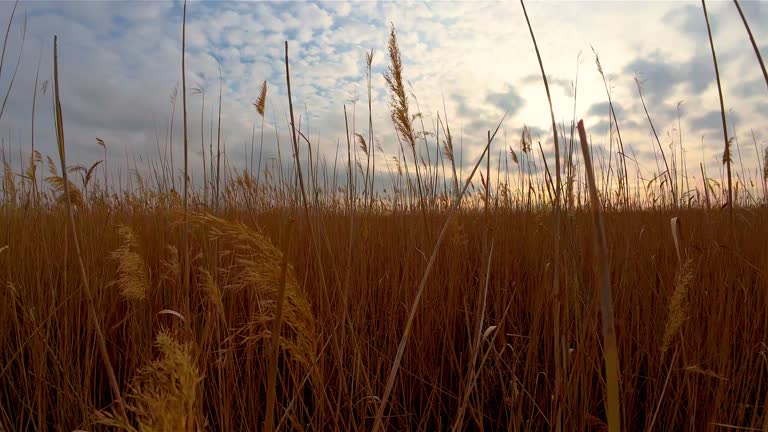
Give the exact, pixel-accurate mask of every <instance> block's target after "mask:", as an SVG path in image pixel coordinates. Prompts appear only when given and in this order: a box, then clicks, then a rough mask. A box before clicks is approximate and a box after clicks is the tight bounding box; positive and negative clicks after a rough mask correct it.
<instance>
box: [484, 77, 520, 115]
mask: <svg viewBox="0 0 768 432" xmlns="http://www.w3.org/2000/svg"><path fill="white" fill-rule="evenodd" d="M485 101H486V102H488V103H490V104H491V105H493V106H495V107H496V108H498V109H499V110H501V111H502V112H508V113H509V114H512V115H514V114H516V113H518V112H519V111H520V109H521V108H522V107H523V105H525V100H524V99H523V98H522V97H520V94H519V93H518V92H517V90H515V88H514V87H513V86H511V85H509V84H507V86H506V89H505V90H503V91H500V92H488V94H487V95H486V97H485Z"/></svg>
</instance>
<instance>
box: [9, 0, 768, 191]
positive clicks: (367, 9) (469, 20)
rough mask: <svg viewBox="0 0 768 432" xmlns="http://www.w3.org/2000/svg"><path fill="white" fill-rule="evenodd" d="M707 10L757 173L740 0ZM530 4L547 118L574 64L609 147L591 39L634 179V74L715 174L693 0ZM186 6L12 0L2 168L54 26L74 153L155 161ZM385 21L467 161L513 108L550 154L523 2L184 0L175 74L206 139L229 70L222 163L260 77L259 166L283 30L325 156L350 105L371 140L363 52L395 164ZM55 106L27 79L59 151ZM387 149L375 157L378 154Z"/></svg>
mask: <svg viewBox="0 0 768 432" xmlns="http://www.w3.org/2000/svg"><path fill="white" fill-rule="evenodd" d="M12 7H13V4H12V3H11V2H2V3H0V21H1V22H4V23H5V22H7V20H8V16H9V14H10V12H11V9H12ZM742 7H743V9H744V11H745V13H746V15H747V18H748V20H749V22H750V24H751V26H752V30H753V32H754V34H755V38H756V40H757V41H758V44H759V45H760V48H761V52H762V55H763V56H764V57H765V56H768V3H766V2H749V1H744V2H743V3H742ZM708 9H709V14H710V20H711V22H712V24H713V31H714V38H715V46H716V49H717V54H718V60H719V63H720V70H721V77H722V79H723V82H724V98H725V106H726V110H728V111H729V119H730V120H731V124H730V125H729V127H730V128H731V133H735V134H736V136H737V137H738V139H739V142H740V146H741V153H742V155H741V156H742V160H743V163H744V167H745V170H751V173H752V175H753V176H756V174H755V172H756V170H757V159H756V151H755V146H754V144H753V141H752V135H751V132H750V129H753V130H754V133H755V136H756V139H757V144H758V146H764V145H766V140H768V131H766V129H765V124H766V123H765V120H766V118H768V88H767V87H766V84H765V82H764V81H763V78H762V74H761V72H760V69H759V66H758V63H757V61H756V59H755V55H754V52H753V50H752V46H751V45H750V43H749V40H748V38H747V35H746V31H745V29H744V27H743V25H742V24H741V20H740V18H739V16H738V13H737V11H736V9H735V7H734V5H733V4H732V3H731V2H712V3H711V4H708ZM528 12H529V16H530V19H531V21H532V24H533V26H534V30H535V32H536V37H537V39H538V42H539V47H540V49H541V53H542V60H543V62H544V66H545V68H546V71H547V75H548V76H549V80H550V84H551V87H552V96H553V100H554V104H555V115H556V119H557V121H558V122H565V123H566V124H568V123H569V122H570V120H571V118H572V117H573V107H574V100H573V96H574V91H573V81H574V79H575V77H576V73H577V69H578V73H579V75H578V76H579V81H578V89H577V96H578V97H577V102H576V103H577V105H576V117H577V118H584V119H585V123H586V125H587V128H588V129H589V131H590V132H591V133H592V136H593V141H594V144H595V145H598V146H600V145H605V146H607V143H608V108H607V103H606V102H607V97H606V92H605V88H604V87H603V82H602V80H601V78H600V75H599V73H598V71H597V68H596V66H595V58H594V54H593V52H592V49H591V47H594V49H595V50H596V51H597V52H598V53H599V55H600V59H601V62H602V66H603V69H604V71H605V73H606V75H607V78H608V81H609V87H610V90H611V93H612V98H613V100H614V102H615V107H616V112H617V116H618V118H619V122H620V126H621V128H622V137H623V138H624V141H625V146H628V145H629V146H631V150H633V151H634V154H635V155H636V157H637V160H638V161H639V163H640V164H641V166H642V167H643V169H644V173H643V174H644V175H645V176H646V177H649V178H650V177H651V176H652V175H653V173H652V172H653V171H655V170H656V162H655V157H654V153H653V142H652V140H651V134H650V133H651V132H650V128H649V127H648V123H647V120H646V118H645V114H644V112H643V110H642V106H641V104H640V100H639V98H638V94H637V88H636V86H635V82H634V78H635V77H638V78H639V79H640V80H642V81H643V82H644V95H645V97H646V102H647V104H648V109H649V111H650V114H651V116H652V117H653V120H654V122H655V125H656V127H657V130H658V131H659V135H660V136H661V139H662V143H664V145H668V144H669V142H670V141H671V140H672V138H670V137H673V136H674V137H675V138H674V139H675V140H676V139H677V136H678V131H677V130H676V128H677V112H678V106H679V105H678V103H679V102H681V101H682V102H683V103H682V105H680V112H681V114H682V132H683V142H684V144H685V145H686V152H687V154H686V160H687V161H688V164H689V166H692V167H698V164H699V162H701V161H704V162H705V163H706V164H707V167H708V168H709V169H710V170H713V172H718V170H719V169H720V168H719V166H720V164H719V163H718V159H719V158H720V157H721V153H722V146H723V144H722V131H721V123H720V117H719V103H718V96H717V87H716V84H715V80H714V68H713V65H712V59H711V53H710V48H709V44H708V39H707V34H706V25H705V21H704V15H703V13H702V10H701V4H700V3H696V2H690V3H689V2H678V1H674V2H672V1H670V2H651V3H646V2H642V3H641V2H619V1H615V2H558V3H555V2H541V3H538V2H537V3H533V2H531V3H530V4H529V5H528ZM181 14H182V3H180V2H178V1H175V2H160V1H152V2H149V1H144V2H108V1H55V2H45V1H22V2H21V3H20V4H19V8H18V11H17V16H16V20H15V22H14V26H13V28H12V30H11V34H10V37H9V44H8V52H7V54H6V66H5V67H4V68H3V70H2V75H0V92H2V93H4V92H5V89H6V88H7V86H8V83H9V80H10V77H11V73H12V67H13V65H14V64H15V60H16V58H17V56H18V52H19V39H20V38H19V36H20V34H21V28H22V21H23V19H24V16H26V26H27V38H26V42H25V45H24V51H23V54H22V56H21V65H20V67H19V72H18V75H17V76H16V80H15V82H14V85H13V89H12V92H11V95H10V97H9V100H8V104H7V107H6V111H5V112H4V113H3V117H2V119H0V136H2V137H3V145H4V148H5V149H6V151H9V150H12V152H11V153H12V154H13V156H12V159H14V160H15V161H16V162H14V164H16V163H17V161H18V158H19V156H18V154H19V148H20V147H21V150H22V151H23V152H24V153H28V152H29V143H30V133H31V124H30V123H31V112H32V94H33V87H34V79H35V71H36V68H37V64H38V60H39V59H41V62H40V64H41V66H40V78H39V80H40V81H41V82H42V81H44V80H48V79H50V78H51V76H52V51H53V35H54V34H57V35H58V36H59V51H60V52H59V56H60V66H59V67H60V79H61V97H62V106H63V111H64V121H65V132H66V138H67V146H68V154H69V158H70V162H71V163H76V162H80V163H90V162H93V161H95V160H98V159H100V158H102V155H101V149H100V148H99V147H98V146H97V145H96V137H101V138H103V139H104V140H105V141H106V142H107V146H108V148H109V152H110V156H109V158H110V164H119V163H123V164H124V162H125V157H126V153H127V154H128V157H129V158H130V159H131V160H133V157H134V156H135V157H136V158H137V159H138V158H139V157H141V160H145V159H147V158H156V157H157V154H158V152H157V148H158V144H157V142H158V140H159V142H160V146H161V147H162V146H164V143H165V142H166V138H165V137H166V130H167V129H168V126H169V121H170V119H171V95H172V93H173V89H174V87H176V86H177V83H178V85H179V86H180V81H181V56H180V50H181ZM390 23H394V25H395V26H396V28H397V32H398V37H399V42H400V48H401V51H402V56H403V61H404V75H405V78H406V79H407V81H408V82H409V83H410V84H411V86H412V90H413V93H414V94H415V95H416V97H417V98H418V103H419V107H420V109H421V112H422V113H423V118H424V120H425V124H426V127H427V129H432V126H431V125H432V124H433V122H434V121H435V120H436V114H437V112H438V111H442V110H443V100H444V101H445V110H446V112H447V116H448V119H449V121H450V125H451V129H452V132H453V134H454V136H457V135H459V131H461V135H462V136H463V146H464V147H463V148H464V152H463V160H464V164H465V166H467V165H469V164H470V163H471V162H472V160H473V158H475V157H476V156H477V155H478V153H479V151H480V149H481V145H482V143H483V140H484V137H485V134H486V130H487V129H490V128H493V127H494V125H495V123H497V122H498V120H499V119H500V118H501V116H502V115H503V114H504V112H508V113H509V116H508V117H507V120H506V121H505V123H504V126H503V133H505V134H506V139H507V145H513V146H515V148H517V146H518V145H519V144H518V142H519V136H520V130H521V128H522V127H523V125H524V124H525V125H528V126H530V127H531V128H532V130H533V131H534V137H536V136H537V135H540V138H541V142H542V144H543V145H544V147H545V151H546V152H547V153H549V152H551V141H552V140H551V133H550V132H549V130H548V125H549V112H548V109H547V105H546V95H545V93H544V87H543V85H542V82H541V75H540V72H539V69H538V64H537V62H536V56H535V52H534V50H533V45H532V42H531V40H530V36H529V33H528V29H527V27H526V24H525V19H524V16H523V13H522V9H521V7H520V5H519V4H518V3H515V2H503V3H498V2H494V3H488V2H439V3H410V2H409V3H393V2H387V3H376V2H368V1H366V2H353V3H347V2H319V3H304V2H302V3H299V2H291V3H269V2H237V3H218V2H216V3H214V2H197V1H192V2H190V3H189V4H188V17H187V49H188V56H187V68H188V76H187V81H188V86H189V87H190V88H191V87H198V88H202V89H204V90H205V92H206V93H205V94H206V100H205V103H206V107H205V114H204V115H205V125H204V126H205V131H204V134H205V136H206V141H207V140H208V137H209V126H210V124H209V123H208V122H209V120H210V116H211V112H210V110H211V108H213V107H214V103H213V102H215V101H214V99H215V98H216V97H217V95H216V93H217V92H218V85H219V67H218V64H217V60H218V61H219V62H220V64H221V73H222V80H223V107H222V124H223V126H222V127H223V133H222V134H223V137H224V138H225V140H226V143H227V153H228V157H229V159H230V163H231V164H232V165H233V166H234V167H237V168H243V167H245V166H246V163H247V162H246V159H247V158H246V157H244V150H243V149H244V146H245V148H248V147H249V146H250V138H251V130H252V125H253V122H254V121H258V122H259V123H257V124H258V125H260V120H259V118H258V115H257V113H256V111H255V109H254V108H253V106H252V105H251V103H252V102H253V101H254V100H255V99H256V98H257V96H258V93H259V88H260V86H261V84H262V82H263V81H264V80H266V81H267V84H268V88H269V91H268V97H267V110H266V111H267V112H266V118H267V124H266V131H265V136H266V138H265V147H264V159H265V160H266V159H268V158H270V157H274V156H275V155H276V151H275V148H276V146H275V135H276V134H275V127H276V128H277V130H278V132H279V134H280V137H281V138H282V139H281V142H282V143H287V142H288V139H287V135H286V134H285V133H284V132H285V131H286V130H287V126H286V124H287V117H286V113H287V105H288V104H287V96H286V90H285V69H284V67H285V66H284V62H283V58H282V56H283V41H285V40H288V41H289V44H290V50H291V52H290V56H291V75H292V77H291V84H292V91H293V97H294V106H295V109H296V111H297V115H299V114H301V116H302V120H301V121H302V129H304V130H305V131H306V132H308V133H307V135H308V136H309V137H311V139H312V140H313V142H314V143H317V142H318V140H319V148H320V151H321V153H323V154H324V155H326V156H327V157H328V158H330V159H331V160H332V159H333V158H334V155H335V152H336V147H337V142H339V140H341V142H342V143H344V142H345V141H344V115H343V108H344V105H345V104H346V105H347V109H348V110H349V111H350V113H351V112H352V111H353V108H354V112H355V114H356V130H357V131H358V132H362V133H363V134H364V135H366V136H367V116H368V110H367V103H366V100H365V98H366V97H367V95H366V78H365V52H366V51H368V50H373V51H374V58H373V99H374V100H373V119H374V120H373V121H374V132H375V136H376V139H377V141H378V142H380V143H381V146H382V148H383V149H384V151H385V152H386V155H387V157H390V158H391V156H392V155H394V154H396V152H397V149H398V148H399V146H398V144H397V139H396V137H395V135H394V128H393V126H392V123H391V121H390V120H389V113H388V104H387V97H388V96H387V93H386V88H385V85H384V79H383V77H382V75H383V73H384V71H385V69H386V66H387V58H386V42H387V38H388V28H389V25H390ZM3 25H4V24H3ZM9 64H10V66H8V65H9ZM179 91H180V89H179ZM356 99H358V102H357V103H356V104H355V103H354V102H353V101H354V100H356ZM180 101H181V97H180V95H179V107H177V109H176V113H175V117H174V140H173V146H174V153H175V157H176V160H177V161H181V158H182V153H181V151H182V145H183V144H182V135H181V121H182V120H181V116H180ZM188 101H189V112H190V119H191V121H190V140H191V142H190V146H191V148H192V149H193V150H194V154H192V155H191V156H190V157H191V159H190V160H191V162H190V163H191V164H192V166H193V173H194V176H195V178H196V179H197V178H199V177H201V176H202V174H201V169H200V168H199V167H200V166H202V159H201V150H200V110H201V96H200V95H199V94H191V92H190V93H188ZM412 103H414V104H415V100H413V99H412ZM51 105H52V104H51V94H50V92H47V93H45V94H43V93H42V92H40V89H39V88H38V106H37V114H36V115H37V120H36V121H37V124H36V126H35V137H36V138H35V140H36V147H37V148H39V149H40V150H41V151H42V152H44V153H48V154H53V152H54V149H55V145H54V141H55V138H54V129H53V120H52V119H53V116H52V107H51ZM353 105H354V107H353ZM412 110H413V111H414V112H415V111H416V108H415V107H414V108H412ZM441 115H442V114H441ZM257 130H258V128H257ZM702 137H703V138H702ZM503 139H504V135H502V136H501V140H503ZM457 140H458V138H457ZM500 142H502V141H500ZM344 145H345V144H344ZM345 150H346V149H345ZM627 152H629V150H627ZM344 153H345V151H343V152H342V154H344ZM381 158H382V159H380V161H383V158H384V156H383V155H382V156H381ZM382 165H383V163H381V162H379V166H382ZM123 167H124V165H123ZM177 167H180V164H179V162H177ZM747 175H749V173H748V174H747ZM713 176H716V175H713Z"/></svg>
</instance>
